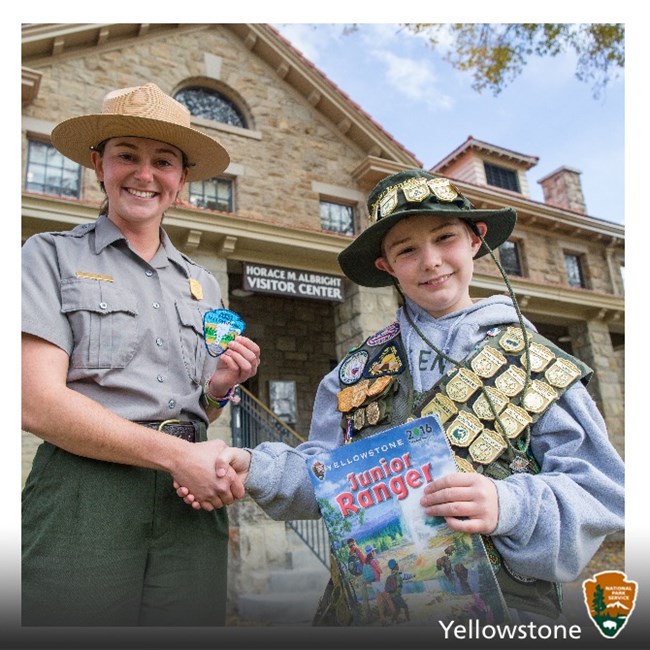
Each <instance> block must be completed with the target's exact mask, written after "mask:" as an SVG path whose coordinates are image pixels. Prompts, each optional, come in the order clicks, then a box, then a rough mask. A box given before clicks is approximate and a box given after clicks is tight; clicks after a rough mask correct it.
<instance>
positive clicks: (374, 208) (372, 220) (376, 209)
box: [368, 201, 379, 225]
mask: <svg viewBox="0 0 650 650" xmlns="http://www.w3.org/2000/svg"><path fill="white" fill-rule="evenodd" d="M378 214H379V201H375V204H374V205H373V206H372V211H371V212H370V216H369V218H368V223H369V224H370V225H372V224H373V223H376V222H377V217H378Z"/></svg>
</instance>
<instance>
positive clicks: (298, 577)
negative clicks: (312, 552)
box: [268, 567, 329, 594]
mask: <svg viewBox="0 0 650 650" xmlns="http://www.w3.org/2000/svg"><path fill="white" fill-rule="evenodd" d="M328 578H329V573H328V572H327V569H326V568H325V567H322V570H318V569H315V570H314V569H292V570H286V569H285V570H279V571H271V573H269V586H268V590H269V591H270V592H271V593H272V594H277V593H290V594H295V593H303V592H308V591H310V590H311V589H313V588H314V585H320V584H321V583H323V586H324V585H326V584H327V579H328Z"/></svg>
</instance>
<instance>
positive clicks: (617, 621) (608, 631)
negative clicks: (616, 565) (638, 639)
mask: <svg viewBox="0 0 650 650" xmlns="http://www.w3.org/2000/svg"><path fill="white" fill-rule="evenodd" d="M582 590H583V593H584V597H585V605H586V606H587V612H588V613H589V616H590V617H591V620H592V621H593V623H594V625H595V626H596V627H597V628H598V631H599V632H600V633H601V634H602V635H603V636H604V637H605V638H606V639H613V638H615V637H616V636H617V635H618V633H619V632H620V631H621V630H622V629H623V628H624V627H625V625H626V624H627V619H628V618H629V617H630V615H631V614H632V612H633V611H634V606H635V604H636V594H637V590H638V584H637V583H636V582H634V581H633V580H628V579H627V576H626V575H625V574H624V573H623V572H622V571H602V572H600V573H597V574H596V575H595V576H594V577H593V578H591V579H589V580H585V581H584V582H583V583H582Z"/></svg>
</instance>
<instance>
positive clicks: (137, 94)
mask: <svg viewBox="0 0 650 650" xmlns="http://www.w3.org/2000/svg"><path fill="white" fill-rule="evenodd" d="M190 119H191V118H190V112H189V111H188V110H187V108H186V107H185V106H183V104H181V103H180V102H177V101H176V100H175V99H172V98H171V97H169V95H166V94H165V93H164V92H163V91H162V90H160V88H158V86H156V84H153V83H147V84H144V85H143V86H135V87H133V88H122V89H120V90H114V91H112V92H110V93H108V95H106V97H104V101H103V103H102V110H101V113H95V114H90V115H80V116H79V117H72V118H70V119H68V120H64V121H63V122H61V123H60V124H58V125H57V126H56V127H54V130H53V131H52V144H53V145H54V146H55V147H56V148H57V149H58V150H59V151H60V152H61V153H62V154H63V155H64V156H66V157H67V158H70V160H74V161H75V162H77V163H79V164H80V165H83V166H84V167H92V162H91V158H90V154H91V151H92V150H93V149H94V148H96V147H97V145H99V144H100V143H102V142H104V140H108V139H109V138H119V137H137V138H148V139H150V140H157V141H159V142H165V143H167V144H171V145H173V146H174V147H176V148H177V149H180V150H181V151H182V152H183V153H184V154H185V156H186V158H187V160H188V163H189V169H188V174H187V180H188V181H198V180H204V179H207V178H212V177H213V176H217V175H218V174H221V173H222V172H223V171H224V170H225V169H226V167H228V164H229V163H230V156H229V155H228V152H227V151H226V150H225V149H224V148H223V146H222V145H221V144H220V143H219V142H218V141H217V140H215V139H214V138H212V137H210V136H209V135H206V134H205V133H202V132H201V131H198V130H197V129H193V128H192V127H191V126H190Z"/></svg>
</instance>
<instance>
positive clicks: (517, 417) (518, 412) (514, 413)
mask: <svg viewBox="0 0 650 650" xmlns="http://www.w3.org/2000/svg"><path fill="white" fill-rule="evenodd" d="M499 420H501V423H502V424H503V426H504V427H505V431H502V430H501V427H500V426H499V423H498V422H497V423H496V429H497V431H498V432H499V433H505V434H506V436H508V438H516V437H517V436H518V435H519V434H520V433H521V432H522V431H523V430H524V429H525V428H526V427H527V426H528V425H529V424H532V422H533V418H531V417H530V415H529V414H528V412H527V411H525V410H524V409H522V408H521V407H520V406H517V405H516V404H508V406H506V408H505V409H504V411H503V412H502V413H500V414H499Z"/></svg>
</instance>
